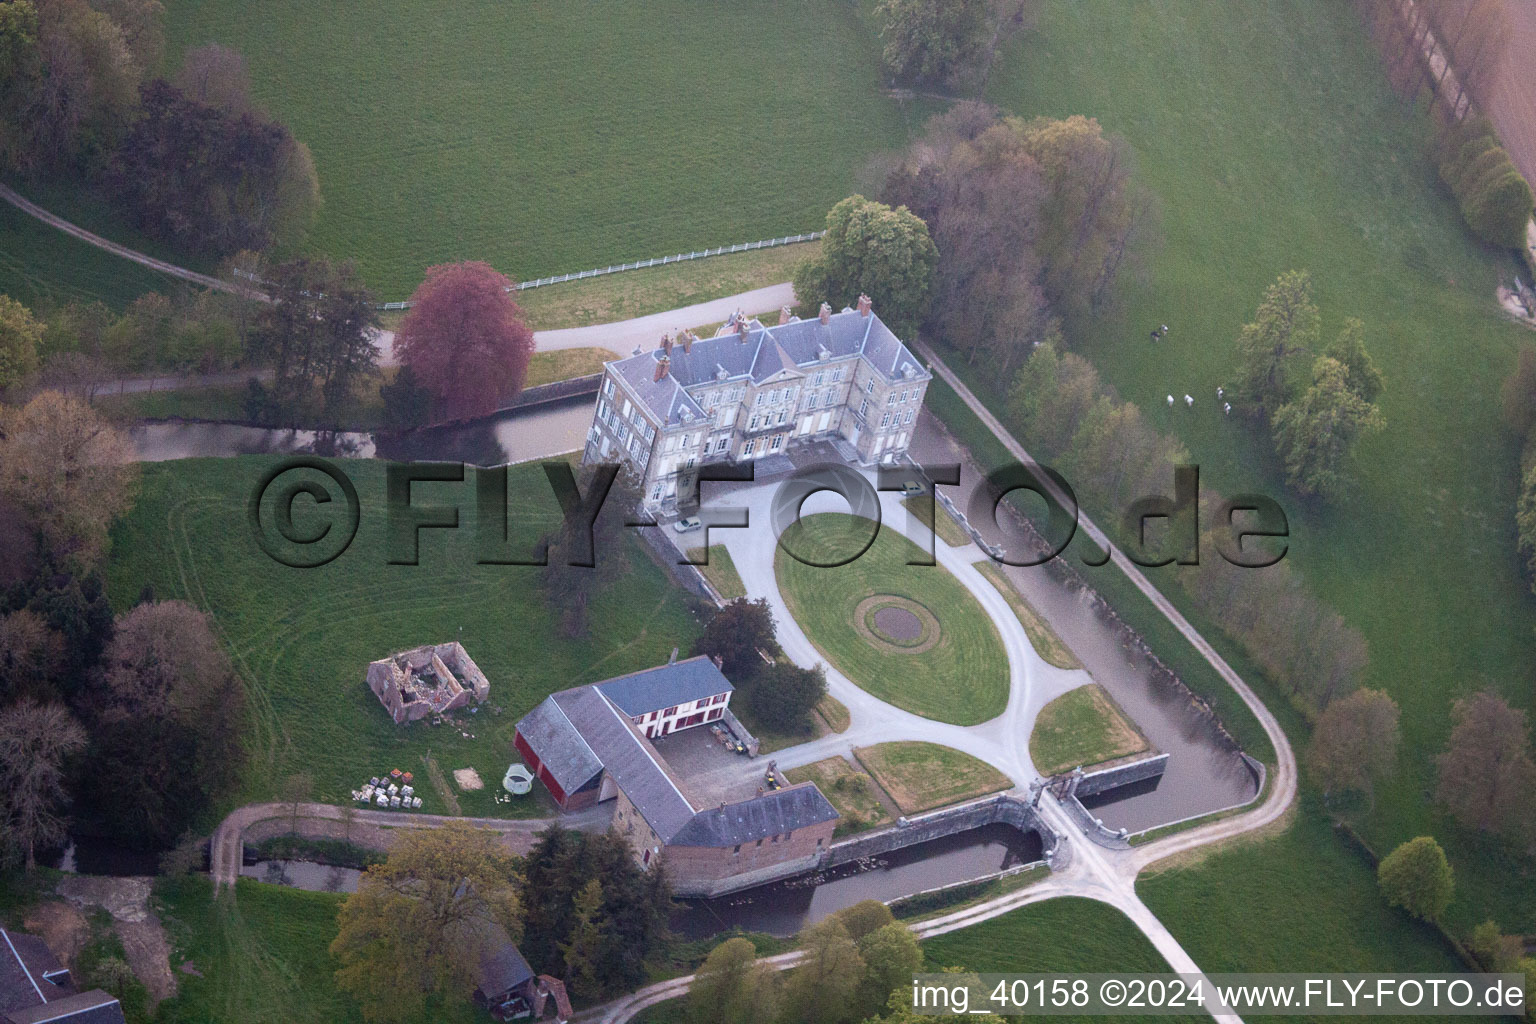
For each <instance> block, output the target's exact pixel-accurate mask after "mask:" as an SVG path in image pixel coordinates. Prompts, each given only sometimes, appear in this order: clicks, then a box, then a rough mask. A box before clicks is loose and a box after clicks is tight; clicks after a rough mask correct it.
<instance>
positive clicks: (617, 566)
mask: <svg viewBox="0 0 1536 1024" xmlns="http://www.w3.org/2000/svg"><path fill="white" fill-rule="evenodd" d="M606 472H608V471H606V470H604V469H603V468H602V467H599V466H584V467H582V468H581V469H580V470H578V473H577V481H576V486H577V489H578V490H579V491H580V492H581V493H582V494H583V495H587V496H588V499H590V500H592V501H596V500H597V499H598V497H599V494H598V491H600V490H601V488H602V481H603V479H604V476H605V473H606ZM612 480H613V482H612V485H611V486H610V487H609V489H608V492H607V495H606V497H604V498H603V500H602V505H601V507H600V508H599V509H598V511H597V516H596V518H595V519H594V520H593V521H592V525H591V533H590V535H589V534H588V533H587V523H586V518H585V517H584V516H579V515H578V516H572V517H565V518H562V520H561V523H560V525H559V526H558V527H557V528H555V529H554V530H553V531H551V532H550V533H549V534H547V535H546V536H545V537H544V538H543V540H542V541H541V543H540V548H541V549H542V550H543V551H544V552H545V557H547V559H548V564H547V565H546V566H545V568H544V572H543V576H542V583H543V589H544V594H545V597H546V599H547V600H548V601H549V603H550V605H551V606H552V607H554V608H555V609H556V610H557V611H558V612H559V615H560V628H561V631H562V632H564V633H565V635H566V636H572V637H575V636H584V635H586V632H587V608H588V606H589V605H590V604H591V602H592V598H593V597H595V596H597V594H599V593H601V592H602V590H603V589H604V588H606V587H608V586H610V585H611V584H613V583H614V582H615V581H616V580H617V579H618V578H619V577H620V576H621V575H623V574H624V573H625V572H627V571H629V566H630V560H629V553H630V550H631V549H630V547H629V545H630V543H631V541H630V539H629V537H628V534H629V532H630V531H629V528H628V525H627V524H629V523H630V522H632V521H634V517H635V510H636V509H637V508H639V506H640V490H639V481H638V480H637V479H636V478H635V476H634V474H632V473H626V472H620V473H617V475H615V476H614V477H613V478H612ZM594 488H596V490H594ZM589 542H590V545H591V546H590V548H588V546H587V545H588V543H589Z"/></svg>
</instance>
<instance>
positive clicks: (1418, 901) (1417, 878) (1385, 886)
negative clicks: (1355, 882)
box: [1376, 836, 1456, 921]
mask: <svg viewBox="0 0 1536 1024" xmlns="http://www.w3.org/2000/svg"><path fill="white" fill-rule="evenodd" d="M1376 880H1377V882H1378V883H1379V884H1380V886H1381V895H1382V897H1383V898H1385V899H1386V901H1387V903H1388V904H1390V905H1391V906H1394V907H1402V908H1403V909H1404V910H1406V911H1408V913H1410V914H1412V915H1413V916H1414V917H1417V918H1419V919H1420V920H1424V921H1437V920H1439V919H1440V915H1441V914H1443V913H1445V908H1446V907H1448V906H1450V904H1451V894H1452V893H1453V892H1454V891H1455V888H1456V884H1455V880H1454V878H1453V877H1452V874H1451V865H1450V862H1449V861H1447V860H1446V859H1445V851H1444V850H1442V849H1440V844H1439V843H1437V842H1435V841H1434V839H1432V838H1430V837H1429V836H1419V837H1418V838H1417V839H1410V840H1408V841H1407V842H1406V843H1403V844H1402V845H1401V846H1399V847H1398V848H1397V849H1395V850H1393V851H1392V852H1391V853H1389V854H1387V855H1386V856H1385V857H1383V858H1382V861H1381V863H1380V864H1379V865H1378V866H1377V868H1376Z"/></svg>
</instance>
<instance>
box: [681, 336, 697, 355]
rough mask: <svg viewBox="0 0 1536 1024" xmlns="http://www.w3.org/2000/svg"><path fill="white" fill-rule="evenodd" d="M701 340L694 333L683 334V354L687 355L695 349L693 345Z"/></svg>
mask: <svg viewBox="0 0 1536 1024" xmlns="http://www.w3.org/2000/svg"><path fill="white" fill-rule="evenodd" d="M698 340H699V336H698V335H697V334H694V333H693V332H692V331H684V332H683V333H682V342H683V354H684V355H687V354H688V353H689V352H690V351H691V350H692V349H693V343H694V342H696V341H698Z"/></svg>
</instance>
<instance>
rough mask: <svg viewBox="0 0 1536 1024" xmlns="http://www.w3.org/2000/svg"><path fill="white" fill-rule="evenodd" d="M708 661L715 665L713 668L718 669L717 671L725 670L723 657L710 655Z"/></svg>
mask: <svg viewBox="0 0 1536 1024" xmlns="http://www.w3.org/2000/svg"><path fill="white" fill-rule="evenodd" d="M709 660H710V661H712V662H714V663H715V668H718V669H724V668H725V659H724V658H723V657H721V656H720V655H718V654H713V655H710V658H709Z"/></svg>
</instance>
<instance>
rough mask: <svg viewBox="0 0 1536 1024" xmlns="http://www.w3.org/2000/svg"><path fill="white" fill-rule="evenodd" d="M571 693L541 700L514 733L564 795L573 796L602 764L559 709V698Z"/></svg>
mask: <svg viewBox="0 0 1536 1024" xmlns="http://www.w3.org/2000/svg"><path fill="white" fill-rule="evenodd" d="M572 692H574V691H571V690H562V691H561V692H560V693H556V694H553V695H551V696H548V697H545V698H544V700H543V701H542V702H541V703H540V704H539V706H538V707H536V708H534V709H533V710H532V711H530V712H528V713H527V714H526V715H524V716H523V718H522V721H520V722H518V723H517V731H518V733H519V734H520V735H521V736H522V737H523V739H525V740H527V741H528V745H529V746H530V747H532V748H533V752H534V753H535V754H537V755H539V761H540V762H541V763H542V764H543V765H544V767H545V768H547V769H548V770H549V774H551V775H553V776H554V778H555V781H556V782H557V783H559V784H560V788H561V789H563V790H565V792H566V793H574V792H576V791H577V790H578V789H580V788H581V787H582V786H584V785H586V784H587V783H588V782H590V781H591V780H592V777H593V776H594V775H596V774H597V773H598V772H601V771H602V770H603V762H602V761H600V760H598V757H597V754H596V753H595V752H594V751H593V750H592V748H591V747H590V746H589V745H588V744H587V741H586V740H584V739H582V737H581V732H580V731H579V730H578V729H577V728H576V726H575V725H574V724H573V723H572V722H571V719H570V715H569V714H568V713H567V712H566V710H565V708H564V707H562V706H561V705H562V700H561V698H562V697H564V696H565V695H566V694H568V693H572Z"/></svg>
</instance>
